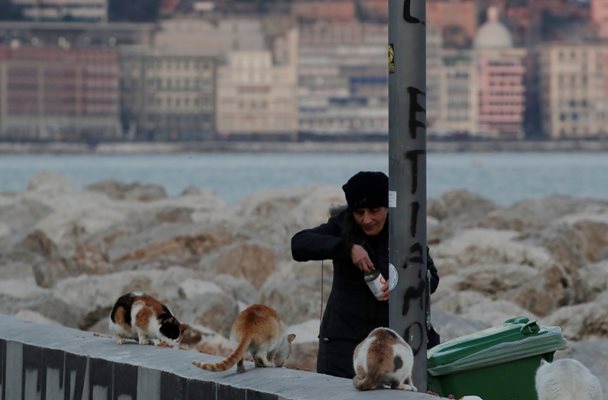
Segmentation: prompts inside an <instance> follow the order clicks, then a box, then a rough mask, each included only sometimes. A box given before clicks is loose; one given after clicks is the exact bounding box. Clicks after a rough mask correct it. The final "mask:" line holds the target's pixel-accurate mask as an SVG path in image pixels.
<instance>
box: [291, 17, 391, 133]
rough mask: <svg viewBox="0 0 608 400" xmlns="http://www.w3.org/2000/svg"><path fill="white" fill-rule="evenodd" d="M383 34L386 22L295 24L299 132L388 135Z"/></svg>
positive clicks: (385, 45)
mask: <svg viewBox="0 0 608 400" xmlns="http://www.w3.org/2000/svg"><path fill="white" fill-rule="evenodd" d="M387 37H388V28H387V26H386V24H366V23H356V22H353V23H345V24H325V23H317V24H311V25H301V26H300V43H299V48H298V55H299V56H298V82H299V84H298V102H299V131H300V134H301V135H302V136H304V137H306V136H314V137H322V136H327V135H331V136H334V137H344V138H350V139H357V138H365V137H370V136H386V135H388V76H387V68H388V66H387Z"/></svg>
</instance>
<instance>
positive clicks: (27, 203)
mask: <svg viewBox="0 0 608 400" xmlns="http://www.w3.org/2000/svg"><path fill="white" fill-rule="evenodd" d="M51 212H52V209H51V208H50V207H48V206H46V205H44V204H42V203H41V202H39V201H37V200H35V199H23V198H21V196H18V197H17V198H16V199H14V200H13V201H12V202H10V203H9V204H5V205H0V221H2V224H1V225H2V229H1V230H2V234H0V248H3V249H9V248H11V247H12V246H14V245H15V244H16V243H18V242H19V241H21V240H23V238H24V237H25V236H26V235H27V233H28V232H30V231H31V230H32V229H33V228H34V226H36V224H37V223H38V222H39V221H41V220H42V219H44V218H45V217H47V216H48V215H49V214H50V213H51Z"/></svg>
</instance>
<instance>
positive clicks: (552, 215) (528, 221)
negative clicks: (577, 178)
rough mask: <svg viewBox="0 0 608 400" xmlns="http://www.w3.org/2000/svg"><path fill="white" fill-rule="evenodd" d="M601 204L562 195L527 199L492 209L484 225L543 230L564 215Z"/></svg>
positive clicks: (511, 228)
mask: <svg viewBox="0 0 608 400" xmlns="http://www.w3.org/2000/svg"><path fill="white" fill-rule="evenodd" d="M599 204H602V203H601V202H598V201H594V200H583V199H579V198H576V197H572V196H561V195H560V196H547V197H543V198H534V199H526V200H522V201H519V202H517V203H515V204H513V205H511V206H510V207H507V208H501V209H496V210H493V211H491V212H490V213H489V214H488V215H487V220H486V222H485V223H484V224H483V226H484V227H486V228H492V229H504V230H515V231H518V232H531V231H541V230H542V229H544V228H545V227H546V226H548V225H550V224H551V223H553V222H554V221H556V220H558V219H560V218H561V217H563V216H564V215H568V214H573V213H578V212H581V211H583V210H585V209H588V208H590V207H595V206H597V205H599Z"/></svg>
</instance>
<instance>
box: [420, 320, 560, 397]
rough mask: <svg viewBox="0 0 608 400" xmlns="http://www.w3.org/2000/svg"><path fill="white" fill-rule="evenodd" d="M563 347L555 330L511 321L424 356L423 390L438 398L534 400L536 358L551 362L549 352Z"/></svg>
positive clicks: (436, 349) (524, 322) (551, 353)
mask: <svg viewBox="0 0 608 400" xmlns="http://www.w3.org/2000/svg"><path fill="white" fill-rule="evenodd" d="M565 347H567V343H566V340H565V339H564V337H563V336H562V331H561V329H560V328H559V327H542V326H539V325H538V324H537V323H536V321H530V320H529V319H528V318H526V317H517V318H512V319H509V320H507V321H505V323H504V325H502V326H499V327H493V328H489V329H485V330H483V331H480V332H477V333H474V334H471V335H467V336H462V337H459V338H456V339H453V340H450V341H447V342H444V343H442V344H440V345H438V346H436V347H434V348H432V349H431V350H429V352H428V354H427V356H428V360H427V368H428V387H429V389H430V390H432V391H434V392H436V393H438V394H440V395H442V396H444V397H447V396H448V395H450V394H453V395H455V396H456V398H460V397H461V396H465V395H476V396H479V397H481V398H482V399H483V400H537V397H536V390H535V388H534V375H535V373H536V369H537V368H538V366H539V365H540V360H541V358H544V359H545V360H547V361H552V360H553V354H554V353H555V351H556V350H560V349H563V348H565Z"/></svg>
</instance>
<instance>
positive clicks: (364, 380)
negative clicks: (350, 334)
mask: <svg viewBox="0 0 608 400" xmlns="http://www.w3.org/2000/svg"><path fill="white" fill-rule="evenodd" d="M353 366H354V368H355V373H356V375H355V377H354V378H353V385H354V386H355V388H357V389H358V390H370V389H375V388H381V387H383V386H384V385H389V386H390V387H391V389H400V390H409V391H413V392H415V391H417V389H416V387H415V386H414V383H413V382H412V367H413V366H414V354H413V352H412V348H411V347H410V345H409V344H407V343H406V342H405V340H403V339H402V338H401V336H399V335H398V334H397V332H395V331H393V330H392V329H389V328H376V329H374V330H373V331H371V332H370V334H369V335H368V336H367V337H366V338H365V339H363V341H362V342H361V343H359V344H358V345H357V347H356V348H355V353H354V354H353Z"/></svg>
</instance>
